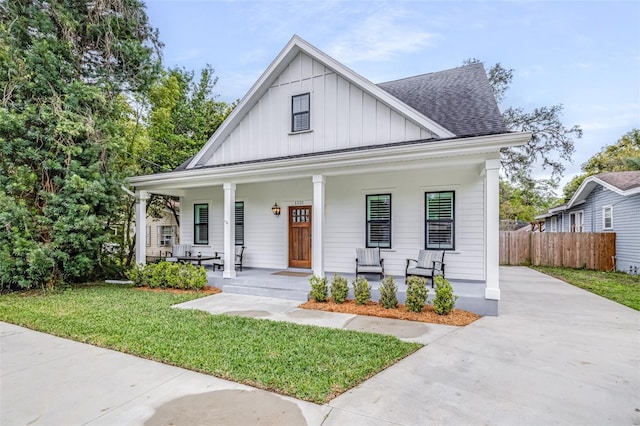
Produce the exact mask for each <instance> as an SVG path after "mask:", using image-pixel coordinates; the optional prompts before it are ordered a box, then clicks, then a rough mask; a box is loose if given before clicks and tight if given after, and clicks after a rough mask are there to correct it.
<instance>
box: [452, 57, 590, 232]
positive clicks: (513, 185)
mask: <svg viewBox="0 0 640 426" xmlns="http://www.w3.org/2000/svg"><path fill="white" fill-rule="evenodd" d="M478 62H481V61H480V60H479V59H475V58H474V59H467V60H465V61H464V63H465V64H472V63H478ZM513 75H514V70H513V69H508V68H504V67H503V66H502V65H501V64H500V63H497V64H495V65H493V66H492V67H490V68H489V69H488V70H487V78H488V79H489V83H490V84H491V89H492V90H493V94H494V95H495V97H496V101H497V102H498V104H499V105H500V104H501V103H502V102H503V101H504V99H505V93H506V92H507V90H508V89H509V86H510V85H511V82H512V81H513ZM562 109H563V108H562V105H551V106H542V107H538V108H534V109H533V110H532V111H526V110H524V109H523V108H520V107H507V108H505V109H503V110H502V111H503V112H502V119H503V121H504V124H505V126H506V127H507V128H508V129H509V130H513V131H520V132H531V140H529V142H528V143H527V144H525V145H522V146H515V147H508V148H503V149H502V151H501V164H502V172H503V173H504V176H505V178H501V185H500V219H516V218H517V219H520V220H525V221H530V220H533V218H534V216H535V214H536V213H538V212H540V211H542V210H545V209H547V208H548V207H550V206H551V205H552V204H553V203H555V202H556V201H557V198H556V197H555V194H554V189H556V188H557V186H558V182H559V180H560V178H561V177H562V174H563V173H564V170H565V166H564V162H567V161H571V156H572V154H573V153H574V152H575V146H574V139H579V138H581V137H582V129H581V128H580V126H578V125H574V126H571V127H565V125H564V124H563V123H562ZM536 166H541V167H542V169H550V170H551V178H550V179H543V180H536V179H534V178H533V176H532V175H533V169H534V168H535V167H536Z"/></svg>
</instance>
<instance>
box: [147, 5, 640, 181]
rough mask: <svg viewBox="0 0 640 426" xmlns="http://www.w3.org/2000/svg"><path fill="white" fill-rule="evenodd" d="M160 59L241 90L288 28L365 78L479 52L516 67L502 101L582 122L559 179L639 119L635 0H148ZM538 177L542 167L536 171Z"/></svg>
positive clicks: (228, 90)
mask: <svg viewBox="0 0 640 426" xmlns="http://www.w3.org/2000/svg"><path fill="white" fill-rule="evenodd" d="M145 3H146V5H147V13H148V14H149V17H150V20H151V24H152V25H153V26H154V27H156V28H158V29H159V31H160V38H161V40H162V41H163V42H164V44H165V47H164V51H163V58H164V63H165V65H166V66H179V67H184V68H186V69H188V70H195V71H196V72H197V71H199V70H200V69H201V68H202V67H203V66H204V65H205V64H211V65H212V66H213V68H214V69H215V70H216V75H217V76H218V78H219V80H218V84H217V86H216V90H215V92H216V93H217V94H218V95H219V99H220V100H223V101H227V102H232V101H234V100H236V99H239V98H242V96H244V94H245V93H246V92H247V91H248V90H249V88H250V87H251V85H252V84H253V83H254V82H255V81H256V80H257V79H258V78H259V77H260V75H261V74H262V72H263V71H264V70H265V69H266V68H267V66H268V65H269V64H270V63H271V61H272V60H273V59H274V58H275V57H276V55H277V54H278V53H279V52H280V50H281V49H282V48H283V47H284V46H285V44H286V43H287V42H288V41H289V39H290V38H291V36H292V35H293V34H298V35H299V36H300V37H302V38H303V39H305V40H306V41H308V42H309V43H311V44H313V45H314V46H316V47H318V48H319V49H321V50H323V51H324V52H326V53H328V54H329V55H331V56H332V57H334V58H335V59H337V60H339V61H340V62H342V63H343V64H345V65H347V66H348V67H350V68H351V69H353V70H354V71H356V72H357V73H359V74H360V75H362V76H364V77H366V78H368V79H369V80H371V81H373V82H374V83H380V82H383V81H389V80H394V79H398V78H402V77H407V76H412V75H417V74H423V73H427V72H433V71H440V70H443V69H448V68H453V67H456V66H459V65H461V64H462V61H463V60H464V59H466V58H478V59H480V60H482V61H483V62H484V63H485V66H486V67H489V66H491V65H493V64H495V63H497V62H500V63H501V64H502V65H503V66H504V67H506V68H512V69H514V70H515V77H514V81H513V83H512V85H511V88H510V89H509V91H508V92H507V96H506V98H505V100H504V101H503V103H502V105H501V107H502V109H504V108H506V107H508V106H513V107H521V108H523V109H525V110H532V109H533V108H535V107H540V106H550V105H555V104H562V105H563V106H564V114H563V121H564V124H565V126H567V127H571V126H572V125H574V124H578V125H580V126H581V127H582V128H583V130H584V136H583V137H582V139H578V140H576V142H575V144H576V153H575V155H574V157H573V163H572V164H567V165H566V166H567V170H566V172H565V178H564V179H563V180H562V183H563V184H564V183H566V182H567V181H568V180H569V179H570V178H571V177H572V176H573V175H575V174H576V173H578V172H579V171H580V165H581V164H582V163H584V162H585V161H586V160H588V159H589V158H590V157H591V156H592V155H593V154H595V153H596V152H598V151H599V150H600V149H601V148H602V147H603V146H605V145H608V144H613V143H615V142H616V141H617V140H618V139H619V138H620V137H621V136H622V135H623V134H624V133H626V132H627V131H629V130H631V129H632V128H640V25H639V22H640V1H615V0H613V1H565V2H556V1H553V2H552V1H536V2H522V1H509V2H499V1H484V2H481V1H365V0H342V1H340V0H334V1H320V0H315V1H311V0H297V1H293V2H290V1H278V0H262V1H255V0H253V1H249V0H236V1H233V0H229V1H222V0H217V1H216V0H209V1H207V0H200V1H177V0H147V1H146V2H145ZM537 177H545V173H544V172H542V171H540V172H538V173H537Z"/></svg>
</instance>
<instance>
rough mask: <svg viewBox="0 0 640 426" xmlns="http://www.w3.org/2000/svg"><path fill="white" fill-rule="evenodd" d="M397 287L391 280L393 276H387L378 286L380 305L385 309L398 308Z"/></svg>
mask: <svg viewBox="0 0 640 426" xmlns="http://www.w3.org/2000/svg"><path fill="white" fill-rule="evenodd" d="M397 293H398V286H396V283H395V281H394V279H393V275H388V276H386V277H384V279H383V280H382V284H380V304H381V305H382V307H383V308H385V309H391V308H397V307H398V294H397Z"/></svg>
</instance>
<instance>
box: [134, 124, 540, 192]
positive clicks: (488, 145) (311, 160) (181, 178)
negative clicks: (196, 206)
mask: <svg viewBox="0 0 640 426" xmlns="http://www.w3.org/2000/svg"><path fill="white" fill-rule="evenodd" d="M530 137H531V133H529V132H514V133H506V134H500V135H490V136H478V137H473V138H461V139H453V140H446V141H440V140H437V139H436V140H433V141H429V142H428V143H421V144H411V145H398V146H391V147H375V146H373V147H371V149H367V150H359V151H353V152H328V153H325V154H322V153H321V154H318V155H314V156H301V157H298V158H287V159H277V160H273V161H261V162H250V163H241V164H234V165H229V166H224V165H223V166H220V167H215V168H197V169H188V170H180V171H174V172H168V173H160V174H155V175H145V176H135V177H132V178H130V179H129V181H128V182H129V184H130V185H133V186H135V187H136V188H138V189H146V188H149V187H156V186H158V187H159V186H161V185H163V184H166V185H174V184H177V183H181V182H186V181H193V183H195V180H200V179H202V180H211V177H215V178H216V179H227V180H229V181H234V180H237V179H239V178H243V179H245V178H246V176H251V177H252V179H255V180H256V181H259V180H260V176H265V175H272V176H273V175H278V174H281V175H285V174H287V173H292V172H298V171H299V172H300V173H303V174H304V173H308V170H309V168H310V167H313V168H315V169H322V168H340V167H343V168H344V167H346V168H347V169H348V168H349V167H356V166H362V165H367V164H372V163H373V162H374V161H375V162H378V163H379V164H382V163H385V162H392V161H405V160H410V159H416V158H439V157H443V156H447V157H456V156H460V157H462V156H465V155H475V154H483V153H489V152H493V153H495V154H496V155H497V154H499V151H500V149H501V148H505V147H509V146H516V145H522V144H525V143H526V142H527V141H528V140H529V139H530Z"/></svg>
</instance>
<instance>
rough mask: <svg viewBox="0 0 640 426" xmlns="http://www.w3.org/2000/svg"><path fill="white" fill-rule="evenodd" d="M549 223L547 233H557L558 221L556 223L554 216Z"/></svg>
mask: <svg viewBox="0 0 640 426" xmlns="http://www.w3.org/2000/svg"><path fill="white" fill-rule="evenodd" d="M549 222H550V224H549V227H550V228H551V230H550V231H549V232H557V231H558V221H557V219H556V217H555V216H554V217H552V218H551V219H550V220H549Z"/></svg>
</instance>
